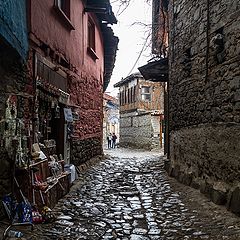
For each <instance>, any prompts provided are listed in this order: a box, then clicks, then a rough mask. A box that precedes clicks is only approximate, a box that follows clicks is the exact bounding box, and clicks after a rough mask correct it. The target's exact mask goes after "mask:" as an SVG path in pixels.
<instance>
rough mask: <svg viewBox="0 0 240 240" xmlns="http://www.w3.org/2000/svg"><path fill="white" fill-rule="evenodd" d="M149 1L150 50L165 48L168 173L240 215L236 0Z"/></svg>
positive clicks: (239, 27)
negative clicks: (154, 24) (153, 19)
mask: <svg viewBox="0 0 240 240" xmlns="http://www.w3.org/2000/svg"><path fill="white" fill-rule="evenodd" d="M154 2H155V4H156V5H155V6H158V7H159V8H158V9H159V10H158V11H156V12H158V18H157V19H158V20H159V24H158V26H159V29H158V31H159V34H158V37H159V39H158V40H159V43H160V44H159V45H158V48H159V49H158V51H159V52H163V50H164V48H165V49H166V48H168V63H169V89H168V91H169V137H170V152H169V160H170V164H169V168H168V169H169V173H170V174H171V175H173V176H174V177H176V178H177V179H179V181H181V182H184V183H186V184H188V185H191V186H193V187H195V188H199V189H200V190H201V192H203V193H204V194H206V195H207V196H208V197H210V198H211V200H212V201H213V202H215V203H217V204H225V205H226V206H227V207H228V208H229V209H230V210H231V211H233V212H235V213H240V207H239V198H240V188H239V181H240V178H239V176H240V175H239V168H240V164H239V163H240V161H239V158H240V143H239V137H240V120H239V119H240V112H239V101H240V98H239V91H240V71H239V60H240V58H239V51H240V41H239V37H240V31H239V30H240V25H239V20H240V5H239V1H237V0H233V1H223V0H220V1H215V0H214V1H183V0H176V1H167V0H161V1H159V0H157V1H154ZM163 23H165V24H163ZM164 36H167V39H169V41H168V45H167V46H166V44H165V40H166V38H164Z"/></svg>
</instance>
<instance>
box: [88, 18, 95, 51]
mask: <svg viewBox="0 0 240 240" xmlns="http://www.w3.org/2000/svg"><path fill="white" fill-rule="evenodd" d="M88 47H89V48H91V49H92V50H93V51H94V52H95V50H96V49H95V47H96V46H95V25H94V23H93V22H92V20H90V19H89V20H88Z"/></svg>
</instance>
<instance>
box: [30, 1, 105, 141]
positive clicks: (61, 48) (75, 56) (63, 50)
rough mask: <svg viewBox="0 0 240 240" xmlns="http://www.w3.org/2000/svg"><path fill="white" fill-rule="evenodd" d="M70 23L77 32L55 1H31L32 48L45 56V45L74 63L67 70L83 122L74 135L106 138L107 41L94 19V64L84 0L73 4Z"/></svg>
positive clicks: (92, 16)
mask: <svg viewBox="0 0 240 240" xmlns="http://www.w3.org/2000/svg"><path fill="white" fill-rule="evenodd" d="M70 2H71V6H70V20H71V23H72V25H73V26H74V28H75V30H71V29H70V28H69V27H68V25H67V24H66V22H65V21H64V18H63V16H61V15H60V14H59V13H58V12H57V11H56V8H55V7H54V0H29V10H30V23H29V30H30V38H31V39H32V41H33V42H34V44H31V47H32V48H34V49H35V50H36V51H38V52H39V53H40V54H42V55H43V52H42V50H41V49H40V46H41V44H42V43H44V44H46V45H48V46H49V48H50V49H51V50H53V51H54V53H55V54H58V55H60V56H63V57H64V58H65V59H67V61H68V62H69V63H70V69H63V70H67V73H68V75H69V77H68V93H70V99H71V103H72V104H73V105H77V106H78V107H77V108H76V111H77V112H78V113H79V116H80V121H79V122H78V123H77V125H76V127H75V133H74V135H75V136H77V137H78V138H80V139H85V138H90V137H100V138H101V137H102V79H103V69H104V68H103V64H104V62H103V57H104V55H103V54H104V49H103V40H102V35H101V32H100V27H99V25H98V22H97V19H96V18H95V15H93V14H92V15H91V18H92V20H93V21H94V23H95V25H96V31H95V33H96V34H95V38H96V54H97V56H98V59H97V60H94V59H93V58H92V57H91V56H90V55H89V54H88V52H87V23H88V17H89V13H84V12H83V9H84V6H83V2H82V0H71V1H70Z"/></svg>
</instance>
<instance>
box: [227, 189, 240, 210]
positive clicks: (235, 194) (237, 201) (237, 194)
mask: <svg viewBox="0 0 240 240" xmlns="http://www.w3.org/2000/svg"><path fill="white" fill-rule="evenodd" d="M229 209H230V211H232V212H234V213H236V214H240V186H237V187H235V188H234V189H233V191H232V194H231V196H230V203H229Z"/></svg>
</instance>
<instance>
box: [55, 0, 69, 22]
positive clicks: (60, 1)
mask: <svg viewBox="0 0 240 240" xmlns="http://www.w3.org/2000/svg"><path fill="white" fill-rule="evenodd" d="M57 6H58V7H59V8H60V9H61V10H62V11H63V13H64V14H65V15H66V16H67V17H68V18H69V19H70V0H57Z"/></svg>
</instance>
